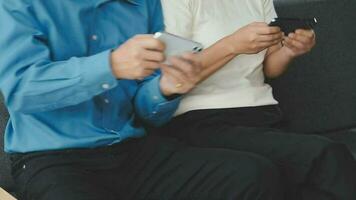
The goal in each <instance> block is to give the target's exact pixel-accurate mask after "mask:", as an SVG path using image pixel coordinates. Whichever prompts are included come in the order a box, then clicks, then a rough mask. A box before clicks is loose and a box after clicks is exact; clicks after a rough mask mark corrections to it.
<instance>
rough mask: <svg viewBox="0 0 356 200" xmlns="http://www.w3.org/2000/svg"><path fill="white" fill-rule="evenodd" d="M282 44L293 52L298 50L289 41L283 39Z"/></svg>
mask: <svg viewBox="0 0 356 200" xmlns="http://www.w3.org/2000/svg"><path fill="white" fill-rule="evenodd" d="M283 46H285V47H287V48H289V49H290V50H292V51H293V52H298V51H299V50H298V49H296V48H295V47H294V46H293V45H291V44H290V43H289V42H287V41H283Z"/></svg>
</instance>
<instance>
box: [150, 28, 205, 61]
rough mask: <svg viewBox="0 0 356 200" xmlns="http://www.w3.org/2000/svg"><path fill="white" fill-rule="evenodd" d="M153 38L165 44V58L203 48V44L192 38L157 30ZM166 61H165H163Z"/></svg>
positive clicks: (194, 51) (196, 51)
mask: <svg viewBox="0 0 356 200" xmlns="http://www.w3.org/2000/svg"><path fill="white" fill-rule="evenodd" d="M153 37H154V38H156V39H158V40H160V41H162V42H163V43H165V44H166V50H165V55H166V58H169V57H172V56H181V55H182V54H184V53H187V52H190V53H198V52H200V51H202V50H203V45H201V44H200V43H198V42H194V41H192V40H189V39H186V38H183V37H179V36H177V35H173V34H171V33H167V32H157V33H156V34H154V36H153ZM165 62H166V61H165Z"/></svg>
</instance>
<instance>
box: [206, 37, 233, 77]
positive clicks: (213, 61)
mask: <svg viewBox="0 0 356 200" xmlns="http://www.w3.org/2000/svg"><path fill="white" fill-rule="evenodd" d="M230 44H231V41H230V38H229V37H225V38H223V39H221V40H219V41H218V42H216V43H215V44H214V45H212V46H210V47H209V48H207V49H205V50H204V51H203V52H202V53H201V54H200V56H201V57H200V59H201V61H202V66H203V71H202V72H201V78H202V79H201V81H204V80H205V79H207V78H208V77H209V76H211V75H212V74H214V73H215V72H216V71H218V70H219V69H221V68H222V67H224V66H225V65H226V64H227V63H228V62H230V61H231V60H232V59H234V58H235V57H236V56H237V55H238V54H236V53H235V49H234V48H233V47H232V46H231V45H230Z"/></svg>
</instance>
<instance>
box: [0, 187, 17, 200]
mask: <svg viewBox="0 0 356 200" xmlns="http://www.w3.org/2000/svg"><path fill="white" fill-rule="evenodd" d="M0 199H1V200H16V198H15V197H13V196H11V195H10V194H9V193H8V192H6V191H5V190H4V189H2V188H1V187H0Z"/></svg>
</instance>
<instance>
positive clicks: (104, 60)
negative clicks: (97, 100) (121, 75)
mask: <svg viewBox="0 0 356 200" xmlns="http://www.w3.org/2000/svg"><path fill="white" fill-rule="evenodd" d="M110 55H111V50H107V51H104V52H102V53H99V54H96V55H93V56H90V57H88V58H86V59H84V60H83V61H82V63H80V65H81V66H83V67H82V70H83V72H82V74H83V76H82V80H81V85H82V86H83V87H85V88H87V89H89V90H92V91H96V92H94V93H97V92H104V91H106V90H110V89H112V88H114V87H116V86H117V80H116V78H115V76H114V75H113V73H112V70H111V63H110Z"/></svg>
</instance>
